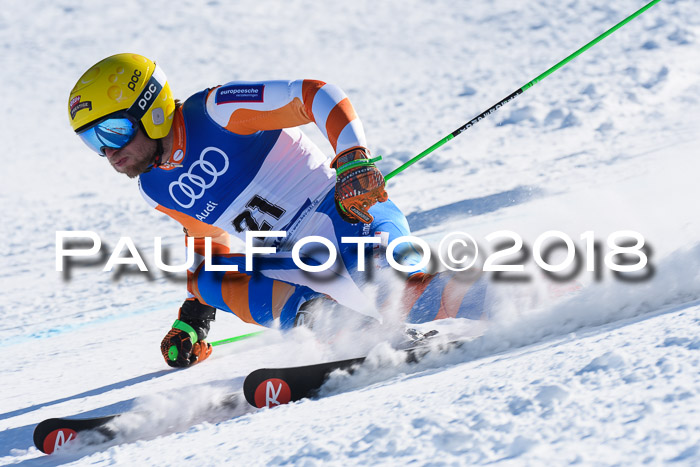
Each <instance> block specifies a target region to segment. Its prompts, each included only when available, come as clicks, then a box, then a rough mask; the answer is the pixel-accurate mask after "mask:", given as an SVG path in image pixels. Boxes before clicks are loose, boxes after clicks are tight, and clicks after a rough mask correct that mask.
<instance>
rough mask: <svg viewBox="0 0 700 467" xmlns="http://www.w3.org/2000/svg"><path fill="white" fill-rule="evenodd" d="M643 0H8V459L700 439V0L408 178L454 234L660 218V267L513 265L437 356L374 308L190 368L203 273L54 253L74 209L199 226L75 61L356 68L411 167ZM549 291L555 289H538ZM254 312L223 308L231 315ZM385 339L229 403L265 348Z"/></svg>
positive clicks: (430, 215)
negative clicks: (47, 444) (187, 278)
mask: <svg viewBox="0 0 700 467" xmlns="http://www.w3.org/2000/svg"><path fill="white" fill-rule="evenodd" d="M642 5H643V3H642V2H641V1H638V0H634V1H632V0H620V1H616V2H603V1H600V0H572V1H568V2H556V1H553V0H539V1H534V2H515V1H512V0H510V1H506V0H493V1H483V2H448V1H445V0H433V1H429V2H400V1H396V0H389V1H383V2H370V1H368V0H358V1H355V2H343V3H340V2H338V3H335V4H331V3H330V2H327V3H319V2H312V1H309V0H303V1H299V2H282V1H269V2H253V1H240V2H219V1H209V2H206V3H205V2H196V1H183V2H177V3H172V2H167V3H166V2H164V1H151V2H147V3H146V2H137V1H135V0H124V1H121V2H116V3H115V2H106V1H102V0H94V1H91V2H82V3H79V2H75V1H74V0H73V1H69V0H53V1H48V0H36V1H32V2H27V1H24V2H22V1H18V0H6V1H5V2H3V8H2V9H0V46H1V47H2V50H3V52H2V54H0V65H1V66H2V69H3V75H2V78H1V79H2V86H1V87H2V96H3V101H4V102H5V103H6V104H5V105H4V110H3V118H2V124H1V125H0V139H1V140H2V141H3V143H4V155H3V170H2V183H1V184H0V199H2V206H3V208H4V210H5V222H3V223H2V224H1V227H0V229H1V230H0V233H1V234H2V235H1V236H2V238H4V239H5V242H4V243H3V248H2V250H1V252H0V256H1V257H2V261H3V263H2V264H3V268H2V272H0V284H2V285H1V290H2V301H1V302H0V312H1V313H2V316H3V320H2V323H3V324H2V326H0V337H1V338H2V340H3V342H4V343H5V345H6V347H7V348H8V349H9V355H6V356H5V358H4V363H3V364H2V369H1V371H0V387H1V388H2V392H1V397H0V401H2V402H1V405H0V407H1V409H0V430H2V431H0V464H23V465H55V464H62V463H74V464H79V465H84V464H97V465H106V464H123V465H144V464H145V465H148V464H159V465H165V464H176V463H177V464H180V463H182V462H183V461H185V462H188V463H191V464H196V465H212V464H223V463H228V464H241V465H265V464H271V465H285V464H299V465H326V464H330V465H365V464H383V465H403V464H408V463H414V464H420V465H452V464H455V465H465V464H468V465H472V464H490V463H499V464H504V465H521V464H527V465H551V464H583V465H640V464H650V465H658V464H666V463H668V464H673V465H676V464H678V465H698V464H700V416H699V415H700V414H699V413H698V412H699V409H700V332H699V331H700V302H699V301H698V300H699V299H700V243H699V240H698V238H699V235H698V234H699V233H700V207H698V200H699V199H700V185H699V184H698V183H697V175H698V173H700V170H699V169H700V157H699V156H700V151H699V150H698V148H699V147H700V128H699V127H698V123H697V122H698V117H700V110H698V107H699V105H698V104H700V79H699V78H700V41H699V39H698V36H700V8H699V7H700V2H698V0H677V1H668V0H665V1H662V2H660V4H658V5H657V6H655V7H653V8H652V9H651V10H649V11H648V12H646V13H645V14H644V15H642V16H641V17H639V18H638V19H636V20H634V21H633V22H631V23H630V24H628V25H627V26H625V27H624V28H622V29H621V30H619V31H618V32H616V33H615V34H613V35H612V36H611V37H609V38H607V39H605V40H604V41H603V42H602V43H600V44H598V45H596V46H595V47H594V48H592V49H591V50H589V51H588V52H586V53H585V54H584V55H582V56H581V57H579V58H577V59H576V60H575V61H573V62H572V63H570V64H568V65H567V66H566V67H564V68H562V69H561V70H559V71H557V72H556V73H555V74H553V75H551V76H550V77H548V78H547V79H545V80H544V81H542V82H541V83H540V84H538V85H536V86H535V87H533V88H532V89H530V90H528V91H527V92H526V93H525V94H523V95H522V96H520V97H519V98H518V99H516V100H515V101H514V102H512V103H510V104H508V105H507V106H505V107H504V108H502V109H501V110H500V111H499V112H497V113H495V114H493V115H491V116H490V117H489V118H487V119H485V120H483V121H482V122H480V123H479V124H478V125H476V126H475V127H473V128H471V129H470V130H469V131H468V132H466V133H464V134H462V135H461V136H459V137H458V138H457V139H455V140H454V141H451V142H450V143H448V144H447V145H445V146H444V147H443V148H441V149H439V150H438V151H436V152H435V153H434V154H432V155H431V156H429V157H428V158H426V159H425V160H424V161H422V162H421V163H420V164H418V165H416V166H414V167H412V168H410V169H409V170H407V171H406V172H405V173H403V174H401V175H400V176H398V177H397V178H396V179H394V180H392V181H391V182H389V184H388V190H389V193H390V196H391V197H392V199H393V200H394V201H395V202H396V203H397V204H398V205H399V206H400V207H402V209H403V210H404V211H405V212H406V213H407V214H408V217H409V221H410V222H411V224H412V227H413V230H414V232H415V233H416V234H417V235H419V236H421V237H422V238H425V239H426V240H428V241H430V242H431V243H432V244H434V245H437V243H439V241H440V238H441V237H442V236H443V235H444V234H445V233H447V232H451V231H455V230H461V231H466V232H469V233H471V234H472V235H473V236H474V237H476V238H477V239H479V241H480V243H481V242H484V245H485V244H487V242H485V241H484V240H483V239H484V237H485V236H486V235H487V234H489V233H491V232H494V231H498V230H503V229H508V230H512V231H515V232H518V233H519V234H520V235H521V236H522V237H523V238H524V239H525V241H526V243H528V244H530V245H532V242H533V241H534V239H535V238H536V237H537V236H538V235H540V234H541V233H543V232H545V231H547V230H552V229H556V230H561V231H564V232H566V233H568V234H569V235H571V237H572V238H573V239H574V240H575V241H577V243H579V244H580V245H582V243H580V241H579V236H580V235H581V234H582V233H583V232H585V231H594V232H595V235H596V238H597V239H599V240H601V241H603V243H604V241H605V238H606V237H607V236H608V235H609V234H610V233H612V232H614V231H618V230H636V231H638V232H640V233H642V234H643V235H644V237H645V239H646V241H647V243H648V244H649V245H650V246H651V248H652V255H651V263H652V265H653V267H654V274H653V277H651V278H649V279H647V280H644V281H639V282H633V283H628V282H623V281H621V280H619V279H616V278H615V277H613V275H612V274H611V273H610V271H607V270H604V271H603V273H602V277H601V278H600V280H595V276H594V274H593V273H589V272H586V271H582V272H580V273H579V274H578V276H577V277H576V281H575V282H573V283H566V284H553V283H552V282H551V281H548V280H546V279H544V278H543V276H542V275H541V274H534V280H533V281H532V282H530V283H528V284H508V285H501V286H498V287H494V289H495V290H496V292H495V297H496V302H495V303H496V304H497V305H498V308H497V312H496V313H495V316H494V318H493V321H492V322H491V324H490V325H489V327H488V328H487V330H486V331H485V333H484V334H483V336H481V337H479V338H477V339H475V340H474V341H472V342H470V343H469V344H468V345H465V346H464V347H463V348H461V349H460V350H459V351H455V352H453V353H450V354H448V355H436V356H433V357H431V358H430V359H428V360H427V361H425V362H423V363H421V364H420V365H417V366H409V365H406V364H401V363H396V364H395V365H388V363H389V362H397V361H398V360H399V359H400V355H398V354H396V353H395V352H393V351H392V350H390V349H389V348H388V346H387V345H386V344H382V343H381V342H378V340H377V339H376V336H354V338H353V339H351V340H352V341H353V342H352V343H351V344H346V343H344V341H342V340H341V341H339V342H338V344H336V345H335V346H332V347H329V346H325V345H323V344H321V343H319V342H318V341H316V340H315V339H313V338H312V336H310V335H309V334H308V333H307V332H304V331H298V332H294V333H290V334H287V335H281V334H280V333H278V332H276V331H271V332H269V333H267V334H265V335H263V336H262V337H259V338H256V339H251V340H248V341H244V342H240V343H236V344H229V345H226V346H222V347H218V348H216V349H215V353H214V355H213V357H212V358H211V359H210V360H209V361H207V362H206V363H205V364H202V365H199V366H195V367H193V368H191V369H187V370H184V371H173V370H170V369H168V368H167V367H166V366H165V365H164V364H163V362H162V358H161V356H160V353H159V350H158V344H159V342H160V339H161V338H162V336H163V335H164V334H165V332H166V331H167V329H168V327H169V325H170V324H171V322H172V320H173V319H174V317H175V315H176V312H177V307H178V305H179V304H180V302H181V300H182V298H183V289H184V284H183V283H182V282H181V281H177V280H175V279H172V278H168V277H165V276H164V275H163V274H162V273H160V272H157V271H155V270H154V271H153V272H152V273H151V274H150V275H149V276H145V275H143V274H134V273H126V274H123V275H122V276H121V277H115V275H113V274H107V273H102V272H100V269H101V268H100V267H99V266H97V265H96V266H92V267H80V268H75V269H73V270H72V274H71V277H70V278H67V277H65V276H64V275H63V274H61V273H59V272H56V270H55V232H56V231H57V230H93V231H96V232H97V233H98V234H99V235H100V236H101V238H102V240H103V242H104V243H105V244H106V245H107V246H108V247H109V248H107V249H106V252H107V253H108V254H109V253H111V247H113V246H114V245H116V243H117V241H118V240H119V238H120V237H121V236H130V237H131V238H132V239H133V240H134V242H135V243H136V245H137V246H139V249H140V251H141V253H142V254H143V256H144V257H145V259H146V262H147V263H148V264H149V265H152V264H153V247H152V242H153V237H155V236H162V237H164V242H165V244H166V245H169V246H170V248H171V250H172V254H173V258H174V259H177V258H181V256H180V255H181V254H182V251H181V248H180V245H181V230H180V228H179V227H178V226H177V225H176V224H175V223H174V222H172V221H171V220H170V219H168V218H166V217H165V216H162V215H161V214H159V213H157V212H155V211H153V210H152V209H150V208H149V207H148V206H147V205H146V204H145V203H144V202H143V201H142V200H141V199H140V196H139V194H138V190H137V188H136V185H135V182H134V181H131V180H128V179H127V178H126V177H122V176H116V175H115V174H114V173H113V172H112V171H111V169H109V168H108V167H107V166H106V163H105V161H104V160H101V159H100V158H98V157H95V156H93V155H91V154H90V153H89V151H88V150H87V149H86V148H85V147H83V145H82V143H81V142H80V141H79V140H78V139H77V138H75V137H74V136H73V135H72V134H71V131H70V128H69V126H68V125H67V121H66V111H65V105H66V99H67V96H68V93H69V91H70V89H71V87H72V86H73V84H74V82H75V80H76V79H77V77H78V76H80V74H81V73H82V72H83V71H84V69H86V68H87V67H88V66H90V65H91V64H92V63H94V62H96V61H98V60H99V59H101V58H103V57H105V56H108V55H111V54H113V53H117V52H123V51H134V52H138V53H142V54H144V55H147V56H149V57H152V58H154V59H155V60H157V61H158V63H159V64H161V65H162V67H163V68H164V70H165V71H166V73H167V75H168V78H169V81H170V83H171V87H172V88H173V89H174V91H175V93H176V95H178V96H181V97H186V96H188V95H190V94H191V93H194V92H196V91H198V90H200V89H201V88H204V87H207V86H212V85H215V84H219V83H223V82H226V81H230V80H233V79H244V80H256V79H281V78H290V79H296V78H317V79H323V80H325V81H328V82H333V83H335V84H338V85H339V86H341V87H342V88H343V89H344V90H345V91H346V92H347V94H348V95H349V96H350V97H351V99H352V101H353V103H354V105H355V107H356V109H357V111H358V114H359V115H360V116H361V118H362V120H363V123H364V126H365V131H366V133H367V136H368V140H369V142H370V145H371V149H372V150H373V152H374V153H375V154H382V155H383V156H384V160H383V161H382V162H381V168H382V170H383V171H384V172H385V173H387V172H388V171H390V170H391V169H393V168H395V167H396V166H398V165H399V164H400V163H402V162H404V161H406V160H408V159H409V158H410V157H411V156H413V155H415V154H417V153H418V152H420V151H422V150H423V149H425V148H426V147H428V146H430V145H431V144H433V143H434V142H435V141H437V140H438V139H439V138H441V137H443V136H445V135H446V134H448V133H449V132H451V131H452V130H454V129H455V128H457V127H458V126H460V125H461V124H463V123H464V122H466V121H467V120H468V119H470V118H471V117H472V116H474V115H476V114H478V113H479V112H480V111H482V110H484V109H486V108H488V107H489V106H491V105H492V104H493V103H495V102H497V101H498V100H499V99H501V98H503V97H505V96H506V95H508V94H509V93H510V92H512V91H513V90H515V89H517V88H519V87H520V86H522V85H523V84H525V83H526V82H527V81H529V80H530V79H532V78H534V77H535V76H537V75H538V74H539V73H541V72H542V71H544V70H545V69H547V68H548V67H550V66H551V65H553V64H554V63H556V62H557V61H558V60H560V59H561V58H563V57H565V56H566V55H568V54H569V53H571V52H572V51H574V50H575V49H577V48H578V47H580V46H581V45H583V44H584V43H586V42H587V41H589V40H591V39H592V38H593V37H595V36H596V35H597V34H600V33H601V32H603V31H604V30H605V29H607V28H608V27H610V26H612V25H614V24H615V23H616V22H618V21H620V20H621V19H623V18H624V17H625V16H627V15H628V14H630V13H632V12H633V11H635V10H636V9H638V8H640V7H641V6H642ZM305 131H308V133H309V134H310V136H311V137H312V138H313V139H314V140H315V141H316V142H317V143H318V144H319V145H320V146H321V147H322V148H324V150H326V152H328V154H330V146H329V145H328V143H327V142H325V141H323V137H322V136H321V134H320V132H318V131H317V130H316V129H315V128H313V126H307V127H305ZM529 263H530V264H529V266H532V260H531V259H530V261H529ZM532 294H538V295H540V296H542V295H544V296H549V297H553V296H556V298H555V299H550V300H547V301H542V300H540V302H539V303H540V306H538V307H536V308H532V309H528V310H524V308H522V307H520V306H519V305H518V304H519V303H521V302H522V301H521V300H520V299H522V298H523V297H528V296H530V295H532ZM434 327H437V328H439V329H440V330H441V332H442V333H443V334H449V333H453V334H459V333H461V332H464V331H465V329H464V328H465V323H459V322H456V321H455V320H446V321H444V322H440V323H436V324H435V326H434ZM256 329H257V328H256V327H255V326H251V325H245V324H242V323H240V322H239V321H237V319H236V318H235V317H233V316H231V315H228V314H224V313H219V318H218V319H217V321H216V323H215V326H214V327H213V329H212V332H211V338H212V340H216V339H221V338H225V337H229V336H232V335H236V334H240V333H244V332H249V331H252V330H256ZM363 337H364V339H363ZM372 347H373V349H372V351H371V358H370V361H369V362H368V364H367V365H366V367H364V368H363V369H361V371H359V372H358V373H356V374H354V375H352V376H349V375H347V374H343V373H340V374H336V375H333V377H332V378H331V380H330V381H329V382H328V384H327V385H326V387H325V388H324V389H323V391H324V395H325V396H327V397H323V398H320V399H317V400H304V401H301V402H299V403H295V404H291V405H289V406H285V407H279V408H275V409H271V410H259V411H258V410H254V409H252V408H248V407H246V406H245V404H242V405H241V407H240V409H237V410H235V411H233V412H223V411H217V410H212V409H211V408H210V406H211V404H212V403H213V402H215V401H216V400H218V398H220V397H222V395H223V394H226V393H228V392H231V391H234V392H235V391H238V390H240V387H241V385H242V381H243V378H244V377H245V375H246V374H247V372H248V371H250V370H252V369H254V368H257V367H260V366H271V365H294V364H301V363H306V362H316V361H322V360H324V359H327V358H333V357H338V356H349V355H352V354H353V353H356V352H358V351H360V350H361V349H363V348H368V349H369V348H372ZM132 408H133V409H134V411H133V412H131V413H130V414H129V415H128V416H125V417H123V419H122V420H120V421H119V423H120V426H121V427H122V428H123V430H124V434H123V436H121V437H120V438H119V439H117V440H115V441H113V442H111V443H109V444H106V445H101V446H99V447H94V446H72V447H68V448H66V449H65V450H64V451H63V452H59V453H57V454H55V455H53V456H49V457H46V456H43V455H42V454H41V453H40V452H39V451H38V450H36V449H35V448H34V447H33V446H32V439H31V434H32V431H33V428H34V426H35V425H36V423H38V422H39V421H41V420H43V419H45V418H50V417H57V416H68V415H78V414H82V415H84V416H91V415H102V414H108V413H112V412H115V411H121V410H127V409H132Z"/></svg>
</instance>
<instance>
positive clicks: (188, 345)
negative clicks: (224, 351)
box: [160, 298, 216, 368]
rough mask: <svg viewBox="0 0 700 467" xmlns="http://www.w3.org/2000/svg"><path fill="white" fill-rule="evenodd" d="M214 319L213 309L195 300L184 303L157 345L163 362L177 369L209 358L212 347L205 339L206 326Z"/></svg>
mask: <svg viewBox="0 0 700 467" xmlns="http://www.w3.org/2000/svg"><path fill="white" fill-rule="evenodd" d="M215 316H216V308H214V307H212V306H209V305H205V304H203V303H200V302H199V300H197V299H196V298H195V299H187V300H185V302H184V303H183V304H182V307H181V308H180V314H179V316H178V319H176V320H175V322H174V323H173V327H172V329H170V331H169V332H168V334H167V335H166V336H165V338H163V341H162V342H161V343H160V351H161V353H162V354H163V358H164V359H165V362H166V363H167V364H168V365H170V366H172V367H175V368H180V367H187V366H190V365H193V364H195V363H197V362H201V361H202V360H205V359H206V358H207V357H209V355H211V352H212V347H211V344H209V343H208V342H205V341H204V339H205V338H206V337H207V334H208V333H209V323H210V322H211V321H213V320H214V317H215Z"/></svg>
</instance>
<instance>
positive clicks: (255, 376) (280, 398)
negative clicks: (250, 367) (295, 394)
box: [243, 368, 292, 409]
mask: <svg viewBox="0 0 700 467" xmlns="http://www.w3.org/2000/svg"><path fill="white" fill-rule="evenodd" d="M268 371H269V370H268V369H265V368H262V369H258V370H255V371H253V372H252V373H250V374H249V375H248V377H247V378H246V379H245V381H244V382H243V394H244V395H245V398H246V400H247V401H248V403H249V404H250V405H252V406H253V407H257V408H259V409H262V408H264V407H268V408H271V407H277V406H278V405H283V404H288V403H289V402H291V401H292V391H291V389H290V387H289V384H288V383H287V382H286V381H285V380H284V379H282V378H274V377H273V378H270V377H267V378H266V377H265V375H266V373H267V372H268Z"/></svg>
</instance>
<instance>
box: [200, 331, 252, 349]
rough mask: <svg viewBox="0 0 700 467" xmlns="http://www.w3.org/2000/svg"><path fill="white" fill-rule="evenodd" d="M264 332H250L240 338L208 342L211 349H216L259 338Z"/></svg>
mask: <svg viewBox="0 0 700 467" xmlns="http://www.w3.org/2000/svg"><path fill="white" fill-rule="evenodd" d="M264 332H265V331H255V332H251V333H248V334H242V335H240V336H235V337H229V338H228V339H221V340H219V341H214V342H210V344H211V345H212V347H216V346H217V345H223V344H229V343H231V342H238V341H242V340H246V339H250V338H251V337H255V336H259V335H260V334H262V333H264Z"/></svg>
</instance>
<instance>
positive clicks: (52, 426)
mask: <svg viewBox="0 0 700 467" xmlns="http://www.w3.org/2000/svg"><path fill="white" fill-rule="evenodd" d="M58 421H59V419H57V418H50V419H48V420H44V421H43V422H41V423H39V424H38V425H37V426H36V428H35V429H34V445H35V446H36V447H37V449H39V451H41V452H43V453H44V454H52V453H53V452H55V451H56V450H57V449H60V448H61V447H63V446H64V445H65V444H66V443H69V442H71V441H73V440H75V438H77V436H78V433H77V432H76V431H75V430H72V429H70V428H61V427H58V426H56V423H57V422H58Z"/></svg>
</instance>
